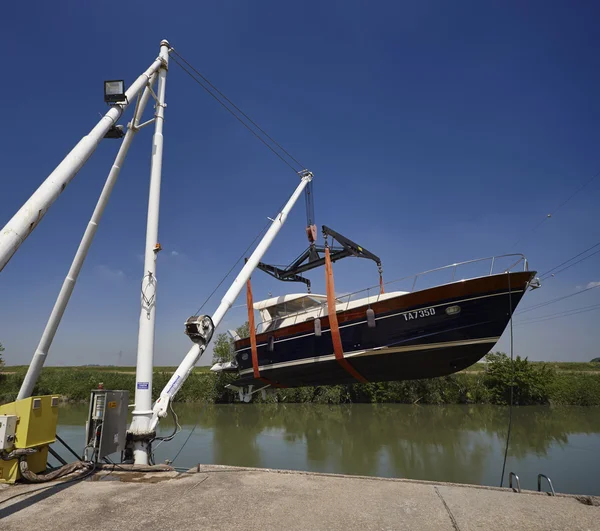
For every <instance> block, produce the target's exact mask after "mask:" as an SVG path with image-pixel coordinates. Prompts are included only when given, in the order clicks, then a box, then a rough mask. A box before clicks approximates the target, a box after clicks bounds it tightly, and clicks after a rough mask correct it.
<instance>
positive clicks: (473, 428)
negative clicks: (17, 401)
mask: <svg viewBox="0 0 600 531" xmlns="http://www.w3.org/2000/svg"><path fill="white" fill-rule="evenodd" d="M175 411H176V412H177V414H178V415H179V422H180V424H181V427H182V430H181V432H180V433H179V434H178V435H177V436H176V437H175V438H174V440H173V441H171V442H165V443H163V444H160V445H158V446H156V447H155V458H156V462H157V463H159V462H164V460H165V459H171V460H173V459H175V462H174V465H175V466H178V467H188V468H189V467H193V466H195V465H196V464H198V463H203V464H220V465H237V466H251V467H265V468H282V469H293V470H308V471H315V472H333V473H339V474H360V475H367V476H384V477H394V478H411V479H425V480H434V481H451V482H458V483H474V484H480V485H493V486H498V485H499V484H500V475H501V472H502V460H503V456H504V444H505V439H506V432H507V426H508V409H507V408H502V407H497V406H483V405H470V406H460V405H452V406H418V405H404V404H380V405H377V404H352V405H341V406H327V405H316V404H287V405H286V404H239V405H203V404H176V405H175ZM86 415H87V406H85V405H74V406H65V407H63V408H61V411H60V415H59V429H58V433H59V434H60V435H61V436H62V437H63V438H64V439H66V440H67V441H68V442H69V443H70V444H72V445H73V446H74V447H75V448H76V449H77V451H81V449H82V448H83V446H84V423H85V418H86ZM194 426H195V429H194ZM173 428H174V424H173V422H172V420H171V419H170V418H169V419H166V420H165V421H163V422H161V425H160V432H159V435H168V434H169V433H171V432H172V431H173ZM192 430H193V432H192ZM188 436H189V440H187V443H186V444H185V446H183V445H184V443H185V442H186V439H188ZM182 446H183V448H182ZM599 456H600V408H592V407H589V408H585V407H560V408H554V407H553V408H551V407H544V406H530V407H516V408H514V410H513V424H512V433H511V440H510V445H509V450H508V460H507V465H506V476H505V480H504V485H505V486H507V484H508V473H509V472H510V471H514V472H515V473H516V474H517V475H518V476H519V478H520V480H521V486H522V488H527V489H532V490H535V489H536V488H537V475H538V474H539V473H543V474H546V475H547V476H549V477H550V478H551V479H552V481H553V483H554V487H555V489H556V490H557V491H558V492H566V493H573V494H594V495H600V459H599Z"/></svg>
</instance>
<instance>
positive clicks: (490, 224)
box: [0, 0, 600, 365]
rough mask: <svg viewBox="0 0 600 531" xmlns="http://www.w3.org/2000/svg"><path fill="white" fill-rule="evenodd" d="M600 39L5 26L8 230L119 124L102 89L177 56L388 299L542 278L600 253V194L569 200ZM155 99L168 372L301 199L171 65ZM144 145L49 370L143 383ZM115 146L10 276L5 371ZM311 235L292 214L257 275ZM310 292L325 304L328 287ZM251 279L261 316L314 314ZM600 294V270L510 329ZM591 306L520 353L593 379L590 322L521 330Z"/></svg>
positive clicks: (482, 13)
mask: <svg viewBox="0 0 600 531" xmlns="http://www.w3.org/2000/svg"><path fill="white" fill-rule="evenodd" d="M599 16H600V6H599V5H598V4H596V3H594V2H588V3H586V2H566V1H562V2H561V1H555V2H542V1H526V2H523V1H488V2H476V1H456V2H446V1H419V2H414V1H413V2H405V1H396V2H373V1H370V2H366V1H365V2H358V1H351V0H347V1H344V2H339V1H338V2H335V1H329V2H315V1H305V2H294V3H291V2H276V1H262V0H257V1H254V2H244V1H234V2H232V1H219V2H214V1H213V2H180V1H176V0H173V1H171V2H169V3H168V4H165V3H163V2H161V3H158V2H154V1H152V0H150V1H147V2H144V3H143V4H138V3H136V2H125V3H120V4H119V6H118V9H112V8H110V7H107V6H105V5H103V4H101V3H90V2H75V1H70V0H66V1H62V2H41V1H39V0H37V1H34V2H32V3H23V2H21V3H18V2H12V3H9V4H7V5H6V6H4V7H3V17H2V19H3V20H2V22H0V26H2V35H3V39H4V43H5V50H6V51H8V53H7V54H5V58H4V70H3V71H4V76H3V79H4V82H3V83H2V85H1V87H0V92H1V94H2V101H3V102H4V105H3V110H2V120H3V123H4V124H5V125H4V128H3V131H4V134H3V135H2V143H1V144H0V155H1V158H2V162H3V164H2V170H0V182H1V183H2V187H1V189H0V190H1V191H0V198H1V201H0V227H1V226H4V225H5V224H6V222H8V220H9V219H10V218H11V217H12V216H13V214H14V213H15V212H16V211H17V210H18V209H19V208H20V207H21V205H22V204H23V203H24V202H25V201H26V200H27V198H28V197H29V196H30V195H31V194H32V193H33V192H34V190H35V189H36V188H37V187H38V186H39V185H40V184H41V183H42V181H43V180H44V179H45V178H46V177H47V175H49V174H50V172H51V171H52V170H53V169H54V167H55V166H56V165H57V164H58V163H59V162H60V161H61V160H62V158H63V157H64V156H65V155H66V154H67V153H68V152H69V151H70V149H71V148H72V147H73V146H74V145H75V144H76V143H77V141H78V140H79V139H80V138H81V137H82V136H84V135H85V134H86V133H87V132H88V131H89V130H90V129H92V127H93V126H94V125H95V124H96V123H97V121H98V120H99V119H100V116H101V115H102V114H104V113H105V112H106V111H107V107H106V104H104V102H103V93H102V90H103V80H105V79H121V78H122V79H125V81H126V84H129V83H131V82H132V81H133V80H134V79H135V78H136V77H137V76H138V75H140V74H141V73H142V72H143V71H144V70H145V69H146V68H147V67H148V66H149V65H150V64H151V63H152V61H153V60H154V59H155V57H156V56H157V54H158V50H159V43H160V40H161V39H165V38H166V39H168V40H169V41H170V43H171V44H172V45H173V46H174V47H175V49H176V50H177V51H178V52H179V53H180V54H181V55H182V56H183V57H185V58H186V59H187V60H188V61H189V62H190V63H191V64H193V65H194V66H195V67H196V68H197V69H198V70H199V71H201V72H202V73H203V74H204V75H205V76H206V77H208V78H209V79H210V80H211V81H212V82H213V83H214V84H215V85H216V86H217V87H219V88H220V89H221V90H222V91H223V92H224V93H225V94H226V95H227V96H228V97H229V98H230V99H231V100H233V101H234V102H235V103H236V104H237V105H238V106H239V107H240V108H242V109H243V110H244V111H245V112H246V113H247V114H248V115H250V116H251V117H252V118H253V119H254V120H255V121H257V122H258V123H259V124H260V125H261V127H262V128H263V129H265V130H266V131H268V132H269V133H270V134H271V136H273V137H274V138H275V139H276V140H277V141H278V142H279V143H281V144H282V145H283V146H285V147H286V149H287V150H288V151H289V152H291V153H292V154H293V155H294V157H296V158H297V159H299V160H300V161H301V162H302V163H303V164H305V165H306V167H307V168H308V169H310V170H311V171H312V172H313V173H314V175H315V177H314V197H315V211H316V222H317V224H318V225H322V224H325V225H328V226H330V227H332V228H334V229H335V230H337V231H339V232H341V233H342V234H344V235H347V236H348V237H350V238H352V239H353V240H355V241H357V242H358V243H360V244H361V245H363V246H364V247H365V248H367V249H369V250H371V251H372V252H374V253H375V254H378V255H379V256H380V257H381V258H382V261H383V267H384V278H385V279H387V280H391V279H393V278H399V277H403V276H406V275H410V274H413V273H417V272H419V271H423V270H427V269H431V268H435V267H439V266H442V265H446V264H449V263H454V262H458V261H464V260H470V259H474V258H479V257H486V256H492V255H500V254H504V253H509V252H522V253H524V254H525V255H526V256H527V258H528V259H529V264H530V267H531V269H534V270H537V271H540V272H545V271H547V270H549V269H550V268H552V267H554V266H556V265H558V264H560V263H561V262H563V261H564V260H567V259H568V258H570V257H572V256H574V255H576V254H577V253H579V252H581V251H583V250H584V249H586V248H588V247H590V246H592V245H594V244H595V243H597V242H598V241H600V237H599V236H600V230H599V223H598V213H599V211H598V201H599V199H600V178H598V179H595V180H593V181H592V182H590V183H589V184H588V185H587V186H586V187H585V188H584V189H583V190H582V191H580V192H579V193H577V194H575V195H574V196H573V197H571V196H572V194H573V193H575V192H576V191H577V190H579V189H580V188H581V187H582V186H583V185H584V184H585V183H586V182H588V181H589V180H590V178H591V177H592V176H594V175H595V174H596V173H597V172H599V171H600V157H599V155H598V145H599V144H598V142H599V140H600V135H599V128H598V124H599V123H600V98H599V96H598V87H599V86H600V55H598V53H597V52H598V49H600V34H599V33H598V31H597V23H596V22H597V20H598V17H599ZM166 100H167V108H166V110H165V113H166V114H165V116H166V121H165V130H164V135H165V137H164V162H163V180H162V196H161V205H160V209H161V211H160V229H159V233H160V243H161V245H162V247H163V249H164V250H163V251H162V252H161V253H160V255H159V260H158V266H157V278H158V294H157V328H156V349H155V364H156V365H176V364H178V363H179V361H180V360H181V359H182V358H183V356H184V355H185V353H186V352H187V351H188V349H189V347H190V342H189V339H188V338H187V337H186V336H185V335H184V333H183V323H184V322H185V320H186V319H187V318H188V317H189V316H190V315H192V314H194V313H195V312H196V310H197V309H198V307H199V306H200V304H201V303H202V302H203V301H204V300H205V299H206V297H207V296H208V294H209V293H210V292H211V291H212V290H213V289H214V287H215V286H216V285H217V284H218V282H219V281H220V280H221V278H222V276H223V274H224V273H225V272H226V271H227V270H228V269H229V268H230V267H231V265H232V264H233V263H234V262H235V261H236V260H237V259H238V257H239V256H240V254H241V253H242V251H243V250H244V249H245V248H246V246H247V245H248V244H249V243H250V242H251V241H252V240H253V239H254V237H255V236H256V234H257V233H258V232H259V231H260V229H261V228H262V227H263V226H264V224H265V223H266V221H267V216H271V217H272V216H273V215H274V214H275V213H276V211H277V208H278V207H279V206H280V205H281V204H282V203H283V202H284V201H285V200H286V199H287V197H288V196H289V195H290V194H291V193H292V191H293V189H294V188H295V186H296V184H297V177H296V176H295V175H294V174H293V173H292V172H291V171H290V169H289V168H288V167H287V166H285V165H284V164H283V163H282V162H281V161H280V160H279V159H277V158H276V157H275V156H274V155H273V154H272V153H271V152H269V151H268V150H267V149H266V148H265V147H264V146H263V145H262V144H260V143H259V142H258V141H257V140H256V138H254V137H253V136H252V135H251V134H250V133H249V132H248V131H247V130H245V129H244V128H243V127H242V126H241V125H240V124H239V123H238V122H236V121H235V120H234V119H233V118H232V117H231V116H230V115H229V114H228V113H227V112H226V111H225V110H224V109H222V108H221V107H220V106H219V105H218V104H217V103H216V102H215V101H214V100H213V99H212V98H210V96H208V95H207V94H206V93H204V92H203V91H202V90H201V88H200V87H199V86H198V85H196V84H195V83H194V82H193V81H192V80H191V79H190V78H189V77H188V76H187V75H186V74H185V73H184V72H183V71H182V70H181V69H180V68H179V67H178V66H177V65H176V64H174V63H171V66H170V69H169V73H168V77H167V87H166ZM131 112H132V110H131V109H130V110H129V112H128V113H127V114H126V117H125V119H124V120H122V122H121V123H126V121H127V120H128V119H129V118H130V116H131ZM151 137H152V127H148V128H146V129H144V130H142V131H141V132H140V133H139V134H138V135H137V136H136V138H135V140H134V143H133V145H132V148H131V150H130V154H129V156H128V158H127V160H126V162H125V164H124V167H123V170H122V172H121V175H120V178H119V181H118V183H117V185H116V187H115V190H114V192H113V195H112V197H111V200H110V203H109V205H108V207H107V209H106V211H105V214H104V217H103V219H102V222H101V224H100V227H99V230H98V233H97V236H96V239H95V241H94V244H93V246H92V248H91V250H90V253H89V255H88V257H87V261H86V263H85V265H84V268H83V270H82V273H81V276H80V278H79V281H78V283H77V286H76V289H75V292H74V294H73V297H72V299H71V302H70V305H69V307H68V309H67V311H66V313H65V316H64V319H63V322H62V323H61V326H60V328H59V331H58V333H57V336H56V339H55V341H54V344H53V346H52V349H51V351H50V354H49V357H48V361H47V364H48V365H74V364H92V363H96V364H118V365H133V364H135V359H136V346H137V326H138V319H139V306H140V301H139V292H140V283H141V279H142V275H143V259H142V256H143V252H144V249H143V247H144V241H145V223H146V212H147V201H148V196H147V194H148V183H149V168H150V154H151ZM118 147H119V143H118V142H117V141H114V140H105V141H104V142H102V143H101V144H100V145H99V147H98V149H97V151H96V152H95V154H94V155H93V156H92V157H91V159H90V160H89V161H88V163H87V164H86V166H85V167H84V168H83V169H82V170H81V171H80V172H79V174H78V175H77V176H76V177H75V179H74V180H73V181H72V182H71V184H69V186H68V187H67V189H66V190H65V192H64V193H63V194H62V195H61V196H60V198H59V199H58V200H57V201H56V203H54V205H53V206H52V207H51V209H50V210H49V212H48V214H47V215H46V216H45V218H44V219H43V220H42V222H41V223H40V225H39V226H38V227H37V229H36V230H35V231H34V232H33V234H32V235H31V236H30V237H29V239H28V240H27V241H26V242H25V243H24V244H23V245H22V246H21V248H20V249H19V251H18V252H17V254H16V255H15V256H14V257H13V259H12V260H11V262H9V264H8V265H7V266H6V268H5V269H4V270H3V271H2V272H1V273H0V342H1V343H3V345H4V346H5V348H6V351H5V352H4V357H5V359H6V362H7V364H9V365H13V364H26V363H29V361H30V359H31V356H32V354H33V352H34V351H35V348H36V346H37V343H38V341H39V338H40V335H41V333H42V331H43V329H44V326H45V323H46V320H47V318H48V316H49V314H50V311H51V309H52V306H53V304H54V301H55V298H56V295H57V294H58V291H59V289H60V286H61V285H62V282H63V280H64V277H65V275H66V272H67V270H68V268H69V265H70V263H71V260H72V257H73V255H74V253H75V250H76V249H77V246H78V244H79V240H80V238H81V236H82V234H83V231H84V229H85V226H86V224H87V222H88V220H89V217H90V215H91V213H92V211H93V208H94V205H95V203H96V200H97V198H98V195H99V193H100V190H101V189H102V186H103V184H104V180H105V178H106V175H107V173H108V171H109V169H110V166H111V165H112V162H113V159H114V157H115V155H116V152H117V150H118ZM570 197H571V198H570ZM569 198H570V199H569ZM567 199H569V200H568V201H567V202H566V203H565V201H566V200H567ZM549 213H553V215H552V217H551V218H547V217H546V216H547V214H549ZM304 226H305V210H304V205H303V201H301V202H299V203H298V205H297V207H296V208H295V209H294V211H293V212H292V214H291V215H290V217H289V218H288V222H287V223H286V225H285V227H284V228H283V230H282V231H281V233H280V235H279V236H278V238H277V239H276V241H275V243H274V244H273V246H272V247H271V249H270V250H269V251H268V253H267V256H266V257H265V261H267V262H271V263H277V264H284V263H289V262H290V261H291V260H292V259H293V258H295V257H296V256H297V255H298V254H299V253H300V252H301V251H302V250H303V249H304V248H305V247H306V244H307V242H306V237H305V233H304ZM239 268H240V266H238V268H237V270H239ZM311 278H312V280H313V287H314V290H313V291H315V292H321V293H322V292H324V272H323V271H322V270H317V271H315V272H314V273H313V274H312V276H311ZM232 279H233V277H231V280H232ZM252 280H253V290H254V298H255V300H261V299H263V298H267V297H268V296H269V294H274V295H275V294H282V293H290V292H294V291H301V288H299V287H297V286H294V285H289V284H278V283H277V282H276V281H275V280H273V279H271V278H269V277H268V276H266V275H264V274H261V273H260V272H257V273H255V274H254V276H253V279H252ZM335 281H336V290H337V291H338V292H339V293H347V292H352V291H355V290H358V289H361V288H363V287H366V286H371V285H374V284H376V283H377V281H378V277H377V270H376V267H375V266H374V265H373V264H372V263H371V262H369V261H366V260H363V261H361V260H356V259H352V260H351V259H349V260H345V261H342V262H340V263H338V264H336V266H335ZM598 283H600V254H598V255H596V256H594V257H592V258H590V259H589V260H585V261H583V262H582V263H580V264H578V265H576V266H574V267H572V268H570V269H568V270H567V271H564V272H563V273H559V274H558V275H556V276H555V277H554V278H552V277H551V278H549V279H548V280H547V281H545V282H544V283H543V287H542V288H541V289H539V290H536V291H533V292H530V293H527V295H526V297H525V298H524V300H523V301H522V302H521V306H520V309H524V308H526V307H529V306H533V305H535V304H539V303H542V302H544V301H550V300H553V299H555V298H558V297H562V296H565V295H570V294H573V293H575V292H577V291H579V290H582V289H585V288H586V287H592V286H595V285H596V284H598ZM227 286H228V282H225V283H224V284H223V285H222V286H221V288H220V289H219V290H218V291H217V293H216V295H215V297H214V298H213V299H211V300H210V301H209V302H208V304H207V305H206V307H205V308H204V311H206V312H207V313H212V312H214V310H215V309H216V307H217V305H218V302H219V300H220V298H221V297H222V296H223V294H224V292H225V290H226V288H227ZM243 303H244V300H243V295H242V297H241V298H240V299H239V300H238V302H237V303H236V305H242V306H240V307H237V308H234V309H232V310H231V312H230V313H229V314H228V316H227V317H226V319H225V322H224V323H223V327H221V331H222V330H224V329H226V328H234V327H235V326H238V325H240V324H242V323H243V322H244V321H245V320H246V315H245V311H246V310H245V308H244V307H243ZM598 303H600V289H591V290H589V291H587V292H585V293H583V294H581V295H577V296H572V297H568V298H566V299H564V300H562V301H559V302H557V303H554V304H550V305H548V306H546V307H543V308H540V309H538V310H532V311H530V312H527V313H524V314H523V315H522V316H519V315H518V314H517V315H515V319H514V323H515V327H514V349H515V354H520V355H522V356H528V357H529V358H530V359H532V360H561V361H588V360H590V359H591V358H594V357H596V356H599V355H600V351H599V348H598V344H599V343H600V327H598V326H597V323H598V322H599V317H600V311H598V310H596V311H590V312H583V313H577V314H575V315H571V316H568V317H561V316H560V315H559V317H560V318H558V319H551V320H546V321H541V322H537V323H536V322H522V323H521V321H526V317H527V318H528V319H531V318H533V317H540V318H542V317H545V316H552V315H555V314H557V313H560V312H564V311H566V310H571V309H580V308H586V307H589V306H591V305H594V304H598ZM497 348H499V349H502V350H506V349H508V341H507V334H505V336H503V338H502V339H501V341H500V343H499V344H498V346H497ZM210 360H211V355H210V352H208V353H207V354H205V356H204V358H203V359H202V360H201V364H208V363H210Z"/></svg>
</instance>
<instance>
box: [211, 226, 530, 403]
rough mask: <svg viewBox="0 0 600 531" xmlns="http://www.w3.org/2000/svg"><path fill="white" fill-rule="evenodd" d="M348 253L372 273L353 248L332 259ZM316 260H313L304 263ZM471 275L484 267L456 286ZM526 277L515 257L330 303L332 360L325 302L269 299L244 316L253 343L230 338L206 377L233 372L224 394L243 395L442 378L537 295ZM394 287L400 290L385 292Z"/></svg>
mask: <svg viewBox="0 0 600 531" xmlns="http://www.w3.org/2000/svg"><path fill="white" fill-rule="evenodd" d="M324 229H326V227H324ZM336 236H341V235H337V234H336ZM342 238H343V237H342ZM347 242H349V240H346V241H345V242H344V243H345V244H346V243H347ZM350 243H351V244H353V242H350ZM346 247H349V249H347V248H346ZM352 249H355V250H356V252H357V253H358V252H362V253H363V257H369V258H371V259H374V260H375V261H376V262H377V263H378V265H380V261H379V259H378V257H376V256H375V255H372V254H371V253H369V252H368V251H366V250H364V249H363V248H362V247H360V246H357V245H356V244H353V245H343V247H342V249H339V250H337V251H335V252H337V253H343V252H346V254H347V255H351V254H352ZM335 252H334V254H333V255H331V256H332V257H336V255H335ZM365 253H366V254H368V255H369V256H364V254H365ZM305 254H306V256H308V252H307V253H305ZM306 256H305V258H306ZM507 259H508V260H511V261H512V263H511V264H510V265H508V266H507V267H505V268H503V269H502V270H501V271H500V272H498V271H494V269H495V265H498V264H500V263H502V260H507ZM320 260H323V259H322V258H321V257H320V256H319V255H317V256H315V257H314V259H313V262H318V261H320ZM300 262H301V261H300ZM300 262H298V261H296V262H294V264H292V266H291V268H290V271H288V273H289V274H287V276H292V273H291V271H292V270H294V272H293V274H297V271H298V264H299V263H300ZM317 265H320V262H319V264H317ZM473 266H477V267H480V268H482V269H483V268H485V273H484V274H477V275H474V276H471V277H469V278H458V275H460V272H461V270H463V269H473ZM259 269H262V270H264V271H266V272H268V273H269V274H271V275H272V276H275V277H277V276H278V275H279V277H285V276H286V273H285V272H282V271H284V270H278V271H274V269H273V266H266V265H265V264H260V265H259ZM275 269H277V268H275ZM300 269H302V266H301V267H300ZM380 271H381V269H380ZM444 274H447V275H448V276H449V277H450V276H451V277H450V279H449V281H446V282H440V283H436V282H435V281H434V282H433V285H431V284H432V282H429V283H428V282H427V281H426V279H427V278H428V277H432V278H440V276H441V275H444ZM535 275H536V273H535V271H529V270H528V262H527V259H526V258H525V257H524V256H523V255H503V256H499V257H490V258H482V259H478V260H470V261H467V262H461V263H458V264H451V265H448V266H445V267H441V268H437V269H433V270H430V271H426V272H423V273H419V274H417V275H414V276H411V277H407V278H404V279H400V280H398V281H393V282H390V283H386V284H385V285H384V284H383V283H382V284H381V286H374V287H373V288H369V289H366V290H362V291H360V292H356V293H352V294H349V295H345V296H343V297H335V303H334V305H335V316H336V321H337V328H338V330H339V332H337V334H338V335H339V340H340V343H341V345H340V346H341V353H342V356H341V357H340V355H339V351H340V348H339V347H338V349H337V350H338V352H336V348H335V337H334V336H335V334H332V327H331V322H330V317H329V308H330V307H333V306H331V305H329V304H328V297H327V295H318V294H313V293H292V294H287V295H282V296H279V297H272V298H269V299H267V300H263V301H259V302H256V303H253V304H252V313H253V311H258V313H259V314H260V318H261V319H260V322H259V323H258V324H257V325H255V326H254V327H251V332H252V329H254V334H253V333H251V334H250V336H249V337H243V338H241V337H234V339H235V341H234V352H235V353H234V356H233V359H232V361H231V362H228V363H220V364H217V365H215V366H214V367H213V368H212V370H213V371H227V372H235V373H237V374H238V376H239V379H238V380H237V381H235V382H234V383H233V384H231V386H230V387H231V388H232V389H234V390H240V389H245V390H246V392H247V390H248V389H252V387H254V388H256V389H258V388H259V387H265V386H272V387H300V386H315V385H335V384H348V383H356V382H357V381H361V382H382V381H391V380H412V379H421V378H435V377H439V376H445V375H448V374H452V373H455V372H458V371H461V370H463V369H465V368H467V367H469V366H470V365H472V364H474V363H476V362H477V361H479V360H480V359H481V358H482V357H483V356H485V355H486V354H487V353H488V352H490V350H491V349H493V347H494V345H495V344H496V343H497V341H498V340H499V339H500V336H501V335H502V333H503V332H504V330H505V328H506V326H507V324H508V323H509V320H510V318H511V316H512V314H513V312H514V310H515V309H516V307H517V305H518V304H519V302H520V301H521V299H522V297H523V295H524V294H525V292H526V291H527V290H528V289H530V288H535V287H538V285H539V283H538V280H537V278H536V276H535ZM280 279H281V280H288V279H287V278H280ZM296 280H299V279H296ZM303 281H304V282H306V279H304V280H303ZM394 284H396V285H400V284H405V285H408V286H410V287H409V288H408V289H407V290H406V291H400V290H394V291H387V290H388V289H389V288H390V286H393V285H394ZM418 284H424V286H423V288H421V289H417V285H418ZM328 289H329V288H328ZM374 290H375V294H373V295H371V293H374ZM252 320H253V317H252V316H250V321H252ZM251 324H252V323H251ZM334 328H335V327H334ZM252 335H254V338H255V350H256V354H255V356H254V359H253V355H252V337H251V336H252ZM341 358H343V361H342V359H341ZM240 396H242V395H240Z"/></svg>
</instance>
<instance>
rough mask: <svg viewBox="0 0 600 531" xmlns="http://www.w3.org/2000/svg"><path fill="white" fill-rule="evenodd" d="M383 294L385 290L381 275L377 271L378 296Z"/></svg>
mask: <svg viewBox="0 0 600 531" xmlns="http://www.w3.org/2000/svg"><path fill="white" fill-rule="evenodd" d="M384 293H385V289H383V274H382V273H381V270H380V271H379V294H380V295H383V294H384Z"/></svg>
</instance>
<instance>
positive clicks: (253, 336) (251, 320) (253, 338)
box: [246, 279, 284, 387]
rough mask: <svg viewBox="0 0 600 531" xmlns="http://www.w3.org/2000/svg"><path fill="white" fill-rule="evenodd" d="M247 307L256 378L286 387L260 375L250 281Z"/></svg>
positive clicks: (253, 367)
mask: <svg viewBox="0 0 600 531" xmlns="http://www.w3.org/2000/svg"><path fill="white" fill-rule="evenodd" d="M246 306H247V307H248V328H249V329H250V350H251V352H252V369H253V371H254V378H256V379H257V380H260V381H261V382H264V383H266V384H269V385H270V386H272V387H284V386H283V385H280V384H278V383H275V382H272V381H271V380H269V379H268V378H264V377H262V376H261V375H260V371H259V369H258V348H257V346H256V325H255V323H254V301H253V299H252V283H251V282H250V279H248V282H246Z"/></svg>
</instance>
